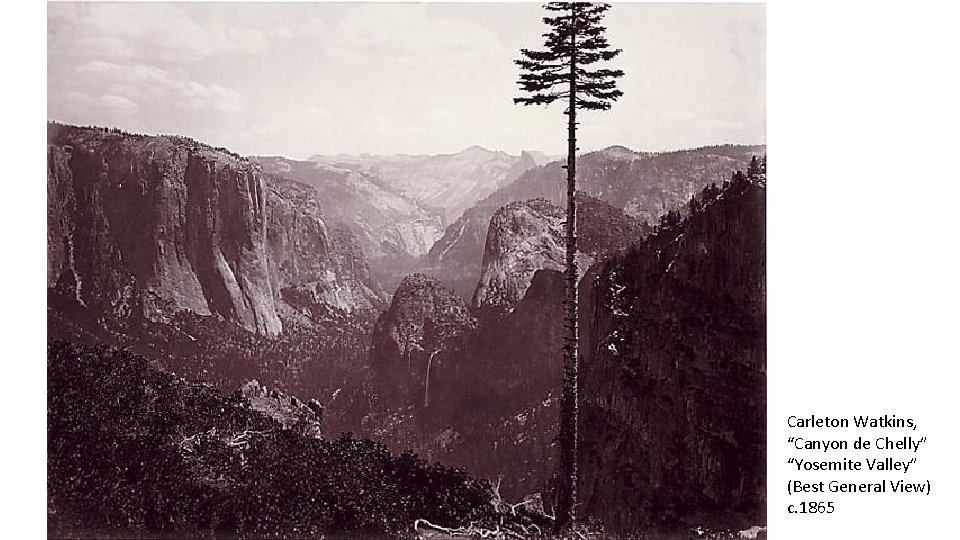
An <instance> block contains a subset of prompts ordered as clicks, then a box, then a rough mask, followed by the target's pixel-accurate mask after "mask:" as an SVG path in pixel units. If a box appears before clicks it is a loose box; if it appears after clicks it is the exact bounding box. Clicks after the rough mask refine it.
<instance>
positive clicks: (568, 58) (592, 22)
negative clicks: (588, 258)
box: [513, 2, 623, 531]
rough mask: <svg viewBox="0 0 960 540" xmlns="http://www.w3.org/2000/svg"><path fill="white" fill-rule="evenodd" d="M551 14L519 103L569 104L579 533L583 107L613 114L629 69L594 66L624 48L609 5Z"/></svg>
mask: <svg viewBox="0 0 960 540" xmlns="http://www.w3.org/2000/svg"><path fill="white" fill-rule="evenodd" d="M544 9H545V10H546V11H547V12H548V14H549V15H550V16H548V17H544V19H543V22H544V23H545V24H546V25H547V27H548V28H549V31H548V32H547V33H545V34H543V36H544V38H546V39H545V41H544V47H545V48H544V50H539V51H532V50H528V49H521V50H520V53H521V54H522V58H521V59H519V60H516V61H515V63H516V64H517V65H519V66H520V80H519V81H518V83H519V85H520V89H521V90H522V91H523V92H524V93H525V94H526V95H524V96H522V97H518V98H514V100H513V101H514V103H522V104H523V105H549V104H551V103H553V102H554V101H557V100H566V101H567V109H566V111H564V114H566V115H567V165H566V169H567V221H566V265H567V271H566V300H565V307H566V310H565V317H564V318H565V319H566V320H565V336H564V346H563V390H562V394H561V400H560V477H559V485H558V493H557V510H556V518H557V519H556V530H557V531H562V530H565V529H569V528H572V527H573V525H574V523H575V521H576V505H577V436H578V435H577V431H578V427H577V416H578V410H577V401H578V395H577V394H578V388H577V374H578V372H579V366H578V362H579V360H578V352H579V351H578V336H577V332H578V329H577V316H578V312H579V306H578V298H577V281H578V278H579V273H578V269H577V261H576V253H577V203H576V190H577V180H576V171H577V156H576V153H577V109H590V110H601V111H603V110H607V109H609V108H610V105H611V104H612V102H613V101H615V100H616V99H617V98H619V97H620V96H621V95H623V92H621V91H620V90H617V88H616V79H617V78H618V77H621V76H623V71H621V70H612V69H589V68H588V67H589V66H591V65H593V64H596V63H597V62H601V61H606V60H611V59H613V58H614V57H615V56H617V55H618V54H620V49H611V48H610V45H609V44H608V43H607V38H606V37H605V35H604V33H605V32H606V28H604V27H603V26H601V25H600V21H601V20H602V19H603V16H604V14H605V13H606V11H607V10H608V9H610V5H609V4H593V3H587V2H550V3H548V4H545V5H544Z"/></svg>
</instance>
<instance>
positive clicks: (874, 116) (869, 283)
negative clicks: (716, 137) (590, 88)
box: [0, 1, 960, 540]
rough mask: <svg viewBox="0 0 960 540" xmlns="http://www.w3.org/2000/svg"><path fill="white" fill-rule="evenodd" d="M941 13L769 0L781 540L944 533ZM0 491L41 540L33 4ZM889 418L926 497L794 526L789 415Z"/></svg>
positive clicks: (772, 349) (951, 375)
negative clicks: (908, 428)
mask: <svg viewBox="0 0 960 540" xmlns="http://www.w3.org/2000/svg"><path fill="white" fill-rule="evenodd" d="M949 6H950V3H947V2H943V3H933V2H930V3H919V2H899V3H893V2H890V3H879V2H869V3H868V2H857V3H854V2H809V1H803V2H799V1H797V2H788V1H784V2H772V3H770V4H768V26H767V36H768V51H767V52H768V54H767V58H768V104H769V110H768V139H767V143H768V148H769V161H770V165H769V180H768V186H769V189H768V237H767V240H768V265H769V266H768V268H769V276H768V285H769V287H768V292H769V296H768V299H769V303H768V314H769V355H768V370H769V371H768V373H769V387H768V399H769V405H768V407H769V408H768V476H769V487H768V498H769V507H768V515H769V520H768V521H769V523H768V525H769V529H770V537H771V538H774V539H778V540H779V539H794V538H796V539H807V538H861V537H868V538H874V539H875V538H926V537H930V538H956V537H960V536H958V534H960V533H958V532H957V531H956V526H955V525H954V523H955V516H956V514H957V512H958V510H957V504H958V502H960V493H958V490H957V485H958V481H960V478H958V467H957V459H958V455H960V441H958V436H957V430H956V417H957V411H958V410H960V405H958V399H957V396H958V393H960V388H958V380H957V378H956V377H955V375H956V373H957V370H956V365H957V363H958V362H960V353H958V331H957V327H958V323H960V316H958V312H957V306H958V301H960V294H958V290H960V287H958V285H957V280H958V279H960V268H958V262H957V253H958V249H960V248H958V246H960V241H958V240H957V238H956V237H957V233H958V231H960V224H958V209H957V206H958V204H960V188H958V185H960V173H958V171H960V167H958V166H957V164H956V162H958V161H960V159H958V158H957V157H956V156H957V154H958V152H957V150H958V144H960V137H958V136H957V133H958V131H957V130H958V124H960V115H958V104H957V100H958V96H960V87H958V83H957V80H956V78H957V74H958V68H957V65H958V59H957V52H958V51H960V43H958V41H960V40H958V34H960V18H958V16H957V15H958V14H957V12H956V9H954V8H952V7H949ZM3 11H4V13H3V17H2V23H0V24H2V28H0V39H2V40H3V47H2V49H0V50H2V51H3V52H2V54H3V60H4V62H3V65H4V68H3V71H4V77H3V78H4V82H3V83H0V91H2V92H3V100H2V105H3V108H4V114H3V116H2V118H3V120H4V125H3V126H2V129H0V134H2V135H0V137H2V146H0V149H2V152H0V160H2V161H0V162H2V171H3V176H2V177H3V186H4V190H3V197H2V198H0V201H2V203H3V206H2V212H0V214H2V220H3V221H2V229H0V230H2V232H3V242H2V244H0V246H2V251H0V253H2V257H3V259H2V262H0V268H2V271H3V279H2V281H0V283H2V284H3V296H2V297H0V298H2V300H0V301H2V303H3V309H2V310H0V312H2V314H3V321H2V324H0V328H3V344H4V345H5V347H4V348H3V353H4V354H3V356H2V362H3V364H2V365H3V375H4V383H5V384H3V387H2V388H3V389H2V390H0V396H2V398H0V399H2V400H3V401H2V405H0V410H2V414H3V424H2V431H0V433H2V439H0V448H2V449H3V453H4V455H3V458H2V460H0V463H2V464H3V467H4V471H3V476H2V479H3V482H2V485H3V494H2V496H3V498H4V500H3V501H2V506H0V509H2V512H0V514H2V522H0V530H2V531H3V535H4V536H5V537H9V538H31V537H40V536H41V535H43V534H44V531H45V528H46V502H45V490H46V485H45V476H46V460H45V445H46V443H45V440H46V434H45V431H46V420H45V414H46V403H45V393H46V390H45V361H44V337H43V336H44V333H45V303H46V298H45V293H44V290H45V285H44V283H45V256H46V253H45V248H44V246H45V243H46V235H45V230H46V222H45V211H44V206H45V197H46V190H45V185H44V182H43V177H44V172H43V171H44V168H45V161H46V155H45V146H44V144H43V141H44V139H45V138H46V132H45V120H46V118H45V116H46V115H45V88H46V79H45V63H46V56H45V44H46V35H45V5H44V4H43V3H41V2H30V3H27V4H24V5H15V6H11V5H5V6H4V8H3ZM791 414H795V415H798V416H804V415H810V414H816V415H830V416H835V417H842V416H850V415H852V414H870V415H882V414H896V415H897V416H899V417H912V418H914V419H915V420H916V421H917V422H918V424H919V426H920V428H919V429H918V431H917V433H922V435H926V436H927V441H928V442H927V443H926V444H925V447H924V448H923V449H922V450H921V452H920V453H919V454H917V457H918V462H917V464H915V465H914V466H913V467H912V469H911V474H910V476H911V477H913V478H914V479H926V478H929V479H930V481H931V482H932V484H933V490H932V495H930V496H916V495H904V496H899V495H894V494H890V493H888V494H886V495H861V496H837V497H804V499H808V498H809V499H821V500H835V501H836V505H837V511H836V512H835V513H834V514H832V515H829V516H822V515H821V516H809V515H807V516H799V515H798V516H790V517H788V516H787V515H786V512H785V508H786V505H787V504H789V503H790V502H798V501H799V500H801V499H798V498H790V499H788V497H787V494H786V489H785V486H786V481H787V479H788V478H789V477H790V471H789V468H788V465H787V463H786V461H787V458H788V457H789V456H790V455H794V454H795V452H794V453H790V452H788V450H789V449H790V448H789V446H788V444H787V437H789V435H790V434H792V433H791V432H790V430H789V429H788V428H787V426H786V418H787V416H789V415H791Z"/></svg>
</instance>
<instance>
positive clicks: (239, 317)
mask: <svg viewBox="0 0 960 540" xmlns="http://www.w3.org/2000/svg"><path fill="white" fill-rule="evenodd" d="M47 185H48V192H52V195H53V196H52V197H50V198H49V200H48V205H47V222H48V235H49V236H48V257H49V263H48V276H47V280H48V285H49V286H50V287H52V288H53V289H55V290H57V291H58V292H59V293H61V294H63V295H65V296H66V297H69V298H74V299H76V301H77V302H78V303H80V304H82V305H85V306H87V307H88V308H90V309H93V310H95V311H97V312H99V313H102V314H103V316H105V317H111V318H120V319H123V318H129V317H136V316H143V317H146V318H148V319H151V320H167V319H169V318H170V317H171V316H173V315H174V314H175V313H176V312H177V311H179V310H183V309H186V310H189V311H193V312H196V313H199V314H215V315H217V316H220V317H223V318H225V319H228V320H233V321H236V322H237V323H238V324H240V325H242V326H243V327H244V328H247V329H249V330H253V331H257V332H260V333H264V334H277V333H279V332H280V331H281V328H282V325H281V322H280V319H279V317H278V316H277V312H276V309H275V306H274V301H273V300H274V296H273V291H272V289H271V286H270V280H269V271H268V265H267V255H266V247H265V236H266V218H265V212H266V196H265V187H264V183H263V178H262V177H261V176H260V174H259V171H258V170H257V169H256V168H255V167H253V166H251V165H250V163H248V162H246V161H245V160H243V159H241V158H240V157H239V156H236V155H234V154H230V153H228V152H226V151H223V150H216V149H213V148H210V147H208V146H205V145H201V144H199V143H196V142H195V141H192V140H189V139H184V138H179V137H147V136H140V135H129V134H123V133H119V132H112V131H107V130H103V129H96V128H90V129H87V128H76V127H71V126H63V125H58V124H50V125H49V129H48V167H47Z"/></svg>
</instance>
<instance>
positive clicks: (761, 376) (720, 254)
mask: <svg viewBox="0 0 960 540" xmlns="http://www.w3.org/2000/svg"><path fill="white" fill-rule="evenodd" d="M764 201H765V190H764V188H763V184H762V183H760V182H753V181H749V180H746V179H743V178H740V179H737V180H735V181H734V182H732V183H731V184H730V185H729V186H727V187H725V188H724V189H723V190H720V189H716V188H707V189H705V190H704V191H703V192H701V194H700V195H699V196H698V197H697V198H696V199H694V200H693V201H692V202H691V203H690V205H689V208H690V210H691V213H690V215H689V217H688V218H687V219H686V220H685V221H682V222H681V221H680V220H679V219H676V220H665V222H664V225H663V226H662V227H661V229H660V230H659V231H658V232H657V233H656V234H654V235H652V236H651V237H649V238H648V239H647V240H646V241H644V242H643V243H642V244H641V245H640V246H638V247H637V248H635V249H632V250H630V251H629V252H628V253H626V254H625V255H622V256H619V257H615V258H613V259H611V260H610V261H609V262H607V263H605V264H603V265H598V266H597V267H595V269H594V271H592V272H591V273H590V274H588V275H587V276H586V277H585V278H584V279H583V281H582V283H583V285H582V293H581V294H582V300H581V321H580V323H581V352H582V355H583V358H582V361H581V366H582V368H581V373H580V375H581V398H582V400H581V421H580V425H581V426H582V429H581V446H580V450H581V454H580V457H581V471H582V473H581V486H580V494H581V501H582V503H583V505H584V506H583V511H584V512H585V513H586V514H589V515H593V516H597V517H599V518H601V519H602V520H603V522H604V523H605V525H606V526H607V527H608V528H611V529H630V528H633V527H636V526H641V525H649V524H667V525H676V524H684V523H686V524H688V525H691V526H692V525H704V526H708V527H714V528H723V527H726V528H732V527H735V526H738V527H740V528H743V527H746V526H749V525H751V524H753V523H763V522H764V515H763V513H764V506H765V484H766V474H765V466H764V464H765V452H766V447H765V439H766V436H765V425H766V417H765V411H766V322H765V317H766V308H765V300H766V282H765V269H766V264H765V230H764V217H765V202H764ZM734 530H737V529H734Z"/></svg>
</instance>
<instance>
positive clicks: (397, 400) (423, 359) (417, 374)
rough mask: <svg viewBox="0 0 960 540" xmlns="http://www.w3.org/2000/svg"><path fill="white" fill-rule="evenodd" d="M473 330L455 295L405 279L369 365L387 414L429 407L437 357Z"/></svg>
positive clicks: (377, 331)
mask: <svg viewBox="0 0 960 540" xmlns="http://www.w3.org/2000/svg"><path fill="white" fill-rule="evenodd" d="M475 327H476V319H474V317H473V316H472V315H471V314H470V312H469V310H468V309H467V306H466V303H465V302H464V301H463V299H462V298H460V297H459V296H457V295H456V294H454V293H453V291H451V290H449V289H447V288H446V287H444V286H443V285H442V284H441V283H440V282H438V281H436V280H434V279H431V278H428V277H426V276H424V275H422V274H412V275H410V276H407V277H405V278H404V279H403V281H401V282H400V285H399V287H397V291H396V293H395V294H394V295H393V301H392V302H391V303H390V307H389V308H388V309H387V311H385V312H384V313H383V314H382V315H381V316H380V319H379V320H378V321H377V325H376V326H375V327H374V330H373V339H372V349H371V351H370V365H371V369H372V371H373V376H374V379H375V382H376V385H375V386H376V387H377V388H378V389H379V390H380V393H381V400H380V403H381V405H382V406H383V408H384V409H400V408H404V407H407V406H417V407H421V406H422V407H425V406H427V405H428V404H429V403H430V385H429V381H431V380H432V378H433V377H434V376H435V370H438V369H442V368H441V366H440V365H439V363H440V362H439V360H438V356H439V355H440V354H441V353H443V352H445V351H446V350H447V348H449V347H451V343H453V342H454V341H456V339H457V338H458V337H459V336H461V335H462V334H464V333H465V332H467V331H469V330H471V329H473V328H475Z"/></svg>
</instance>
